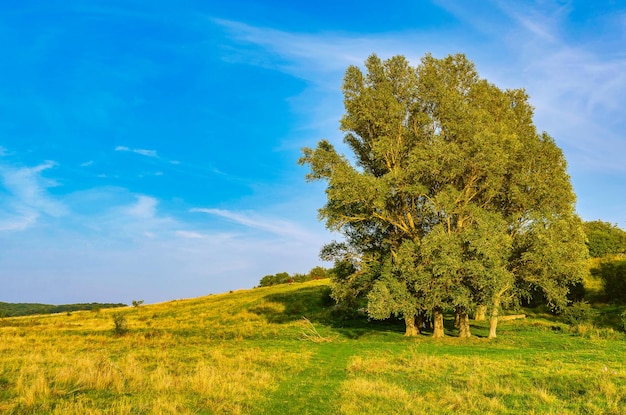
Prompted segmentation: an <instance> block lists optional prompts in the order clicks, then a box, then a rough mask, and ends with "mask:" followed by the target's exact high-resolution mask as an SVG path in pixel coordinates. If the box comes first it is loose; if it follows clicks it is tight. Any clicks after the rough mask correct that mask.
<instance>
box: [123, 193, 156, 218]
mask: <svg viewBox="0 0 626 415" xmlns="http://www.w3.org/2000/svg"><path fill="white" fill-rule="evenodd" d="M157 204H158V201H157V200H156V199H155V198H153V197H150V196H144V195H140V196H137V202H136V203H134V204H133V205H131V206H130V207H128V208H126V212H127V213H128V214H129V215H131V216H134V217H137V218H143V219H152V218H154V217H155V215H156V206H157Z"/></svg>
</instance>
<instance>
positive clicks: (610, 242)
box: [583, 220, 626, 258]
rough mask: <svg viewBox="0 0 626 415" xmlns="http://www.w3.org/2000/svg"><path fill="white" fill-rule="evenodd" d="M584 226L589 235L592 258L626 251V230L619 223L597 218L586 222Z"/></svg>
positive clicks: (588, 241) (588, 245) (588, 243)
mask: <svg viewBox="0 0 626 415" xmlns="http://www.w3.org/2000/svg"><path fill="white" fill-rule="evenodd" d="M583 227H584V230H585V234H586V236H587V247H588V248H589V256H591V257H592V258H601V257H604V256H607V255H611V254H620V253H626V231H624V230H623V229H620V228H619V227H618V226H617V225H612V224H610V223H608V222H603V221H601V220H595V221H591V222H585V223H584V224H583Z"/></svg>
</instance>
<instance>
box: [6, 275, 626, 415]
mask: <svg viewBox="0 0 626 415" xmlns="http://www.w3.org/2000/svg"><path fill="white" fill-rule="evenodd" d="M525 312H526V313H527V314H528V316H527V318H526V319H518V320H510V321H503V322H501V323H500V325H499V333H498V338H497V339H492V340H488V339H486V335H487V332H488V327H487V323H486V322H472V332H473V334H474V336H473V337H472V338H471V339H469V340H463V339H459V338H456V337H455V335H456V332H455V329H454V327H453V324H452V321H451V320H446V327H447V329H446V334H447V335H448V336H447V337H446V338H444V339H432V338H431V337H429V336H428V335H424V336H419V337H417V338H406V337H404V336H403V330H404V328H403V325H402V323H401V322H398V323H395V322H373V321H371V322H368V321H367V319H366V318H365V317H358V316H357V317H355V316H348V315H346V314H343V313H341V312H338V311H337V309H336V308H335V307H333V305H332V301H331V300H330V298H329V289H328V286H327V281H326V280H319V281H311V282H306V283H302V284H291V285H288V284H284V285H277V286H272V287H263V288H256V289H252V290H242V291H235V292H229V293H224V294H218V295H209V296H206V297H201V298H195V299H187V300H176V301H171V302H167V303H161V304H153V305H142V306H139V307H125V308H116V309H101V310H92V311H80V312H71V313H62V314H55V315H41V316H28V317H11V318H4V319H0V413H1V414H329V413H337V414H624V413H626V368H625V366H624V361H625V360H626V359H625V358H626V348H625V345H626V336H625V335H624V333H623V332H621V331H619V330H617V329H614V328H611V327H608V326H606V327H594V326H591V325H587V326H579V327H578V328H576V329H572V328H571V327H569V326H568V325H567V324H565V323H564V322H562V321H561V320H560V319H559V318H558V317H555V316H552V315H550V314H547V313H540V312H533V311H532V310H525ZM115 321H117V323H118V326H117V331H116V326H115V324H114V322H115Z"/></svg>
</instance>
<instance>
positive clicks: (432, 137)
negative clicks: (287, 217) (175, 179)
mask: <svg viewBox="0 0 626 415" xmlns="http://www.w3.org/2000/svg"><path fill="white" fill-rule="evenodd" d="M365 69H366V71H365V73H363V72H362V71H361V69H359V68H358V67H356V66H351V67H349V68H348V70H347V71H346V74H345V78H344V84H343V93H344V97H345V99H344V104H345V109H346V114H345V115H344V117H343V118H342V120H341V128H342V130H343V131H345V132H346V136H345V142H346V144H347V145H348V146H349V147H350V149H351V150H352V152H353V155H352V157H353V160H354V163H353V162H351V161H350V160H349V159H348V158H346V157H345V156H343V155H340V154H338V153H337V152H336V150H335V149H334V147H333V146H332V145H331V144H330V143H329V142H328V141H325V140H322V141H320V142H319V143H318V145H317V147H316V148H315V149H310V148H305V149H304V150H303V153H304V155H303V157H302V158H301V160H300V162H301V163H302V164H307V165H309V167H310V173H309V174H308V175H307V178H308V180H324V181H326V182H327V184H328V186H327V189H326V194H327V199H328V201H327V203H326V205H325V206H324V207H322V208H321V209H320V211H319V212H320V217H321V218H322V219H323V220H325V221H326V225H327V227H328V228H329V229H331V230H334V231H338V232H340V233H342V234H343V236H344V239H345V242H344V243H342V244H333V245H332V246H331V247H330V248H327V249H326V250H325V251H326V252H327V253H328V252H332V253H334V254H335V257H336V258H338V259H339V260H340V261H346V258H347V256H348V255H349V256H350V257H351V258H352V259H351V264H353V272H352V274H351V275H347V276H343V277H342V279H341V280H340V281H335V282H334V290H335V291H337V292H339V293H340V294H338V295H336V297H339V298H340V297H341V296H342V295H344V294H345V293H357V294H361V295H363V296H365V297H366V298H367V301H368V312H369V313H370V316H371V317H373V318H386V317H389V316H390V315H392V314H393V315H397V316H403V317H404V319H405V322H406V327H407V332H406V334H407V335H415V334H416V333H417V330H416V327H415V318H416V317H417V316H418V315H420V313H422V312H423V311H424V310H429V311H430V312H431V313H432V316H433V318H434V336H442V335H443V311H444V310H446V309H453V310H456V312H457V313H459V315H460V322H461V335H462V336H469V334H470V332H469V322H468V318H467V314H468V312H469V311H471V310H472V309H474V308H475V307H476V306H477V305H488V306H489V307H490V309H491V329H492V330H491V336H495V327H496V324H497V315H498V309H499V308H500V306H501V304H502V303H503V301H506V300H507V299H510V298H513V297H515V296H517V295H521V294H524V293H529V292H531V291H532V290H536V289H541V290H543V291H544V293H545V295H546V298H548V299H549V301H550V302H551V304H553V305H554V306H557V307H558V306H561V305H562V304H563V302H564V301H565V294H566V292H567V286H568V284H571V283H572V282H573V281H576V280H578V279H579V278H580V277H581V274H580V272H582V271H580V272H579V269H580V270H582V267H580V268H577V266H578V265H579V263H580V261H582V260H583V259H584V257H585V255H586V250H585V245H584V235H583V233H582V230H581V228H580V221H579V219H578V218H577V216H576V215H575V213H574V202H575V195H574V193H573V190H572V187H571V185H570V180H569V176H568V175H567V172H566V164H565V160H564V158H563V154H562V153H561V151H560V149H559V148H558V147H557V146H556V145H555V143H554V141H553V140H552V139H551V138H550V137H549V136H548V135H547V134H545V133H542V134H539V133H537V131H536V128H535V126H534V125H533V122H532V114H533V112H532V107H531V106H530V105H529V103H528V97H527V95H526V93H525V92H524V91H523V90H519V89H515V90H504V91H503V90H501V89H499V88H497V87H496V86H494V85H493V84H490V83H489V82H487V81H486V80H483V79H481V78H480V77H479V76H478V73H477V72H476V69H475V67H474V65H473V63H472V62H471V61H469V60H468V59H467V58H466V57H465V56H464V55H460V54H459V55H453V56H448V57H446V58H444V59H436V58H434V57H432V56H431V55H426V56H425V57H424V58H422V60H421V63H420V65H418V66H417V67H412V66H410V65H409V63H408V62H407V60H406V59H405V58H404V57H402V56H395V57H393V58H391V59H388V60H385V61H382V60H381V59H379V58H378V57H377V56H376V55H372V56H370V57H369V58H368V59H367V61H366V62H365ZM544 254H545V255H544ZM327 256H328V255H327ZM355 256H356V257H358V260H355V259H354V257H355ZM346 287H348V288H346ZM341 293H343V294H341Z"/></svg>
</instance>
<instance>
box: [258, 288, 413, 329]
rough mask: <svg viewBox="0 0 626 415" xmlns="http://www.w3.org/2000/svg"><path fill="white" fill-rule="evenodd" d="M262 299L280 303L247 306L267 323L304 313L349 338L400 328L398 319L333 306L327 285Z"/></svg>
mask: <svg viewBox="0 0 626 415" xmlns="http://www.w3.org/2000/svg"><path fill="white" fill-rule="evenodd" d="M264 299H265V300H266V301H267V302H268V303H278V304H281V305H282V306H283V307H281V308H276V307H272V306H271V304H266V305H259V306H257V307H254V308H252V309H251V310H250V311H252V312H253V313H255V314H257V315H259V316H262V317H264V318H265V319H266V320H267V321H268V322H270V323H278V324H282V323H289V322H294V321H297V320H301V319H302V318H303V317H306V318H307V319H309V320H310V321H311V322H313V323H317V324H322V325H325V326H328V327H331V328H333V329H334V330H335V331H337V332H339V333H340V334H341V335H343V336H345V337H347V338H350V339H357V338H360V337H362V336H364V335H367V334H372V333H377V332H378V333H383V332H393V333H402V332H403V331H404V323H403V322H402V321H399V320H392V319H390V320H385V321H377V320H369V319H368V318H367V316H366V315H363V314H359V313H357V312H355V311H353V310H346V309H344V308H342V307H339V306H337V305H336V304H335V301H334V300H333V299H332V298H331V297H330V288H329V287H327V286H317V287H302V288H300V289H296V290H293V291H289V292H287V293H278V294H269V295H267V296H265V297H264ZM283 308H284V309H283Z"/></svg>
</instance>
